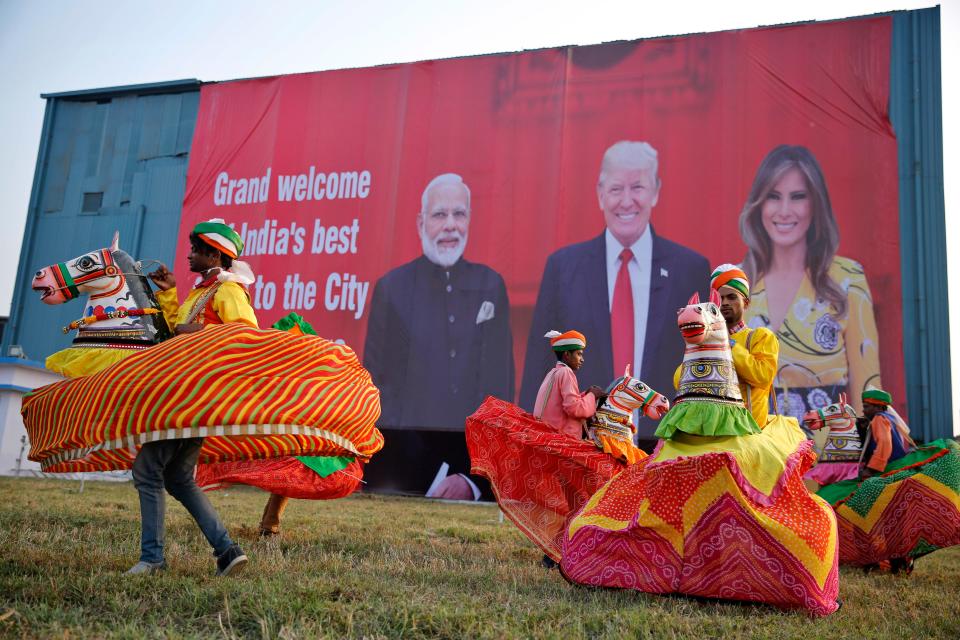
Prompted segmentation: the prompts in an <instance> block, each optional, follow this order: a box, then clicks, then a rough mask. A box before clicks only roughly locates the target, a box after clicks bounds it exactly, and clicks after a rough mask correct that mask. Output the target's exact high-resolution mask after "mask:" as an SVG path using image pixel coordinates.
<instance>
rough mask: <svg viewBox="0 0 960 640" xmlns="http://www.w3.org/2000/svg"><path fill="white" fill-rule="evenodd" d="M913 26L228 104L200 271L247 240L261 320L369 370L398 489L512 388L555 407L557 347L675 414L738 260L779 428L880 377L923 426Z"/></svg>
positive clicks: (566, 58)
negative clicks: (700, 324)
mask: <svg viewBox="0 0 960 640" xmlns="http://www.w3.org/2000/svg"><path fill="white" fill-rule="evenodd" d="M891 25H892V21H891V18H890V17H876V18H865V19H856V20H850V21H841V22H830V23H820V24H807V25H794V26H785V27H772V28H760V29H752V30H743V31H731V32H723V33H713V34H701V35H693V36H682V37H671V38H661V39H654V40H643V41H634V42H617V43H610V44H604V45H597V46H588V47H563V48H556V49H546V50H539V51H532V52H523V53H514V54H503V55H490V56H480V57H474V58H463V59H452V60H441V61H428V62H421V63H413V64H400V65H389V66H383V67H376V68H368V69H353V70H343V71H329V72H320V73H311V74H299V75H289V76H280V77H272V78H262V79H254V80H241V81H234V82H225V83H217V84H209V85H205V86H204V87H203V88H202V89H201V101H200V110H199V115H198V121H197V125H196V130H195V135H194V141H193V147H192V151H191V155H190V164H189V169H188V175H187V188H186V195H185V199H184V207H183V214H182V218H181V227H180V231H179V236H178V237H179V240H178V257H177V260H176V264H175V273H176V276H177V279H178V281H179V282H181V283H186V282H193V281H194V276H193V274H190V273H189V272H188V270H187V264H186V260H185V256H186V252H187V249H188V247H189V245H188V242H187V235H188V234H189V231H190V229H191V228H192V227H193V226H194V225H195V224H196V223H197V222H199V221H202V220H206V219H209V218H213V217H220V218H224V219H225V220H226V221H227V222H228V223H230V224H232V225H233V226H234V228H235V229H236V230H237V231H239V232H240V234H241V235H242V236H243V238H244V240H245V243H246V249H245V252H244V256H243V259H245V260H247V261H248V262H249V263H250V264H251V266H252V268H253V271H254V273H255V274H256V275H257V279H256V282H255V283H254V284H253V285H252V286H251V287H250V295H251V300H252V302H253V304H254V307H255V309H256V311H257V315H258V318H259V321H260V324H261V326H267V325H269V324H271V323H272V322H273V321H275V320H276V319H278V318H279V317H281V316H283V315H286V314H287V313H289V312H297V313H299V314H301V315H303V316H304V317H305V318H306V319H307V320H308V321H309V322H310V323H311V324H312V325H313V326H314V327H315V329H316V330H317V332H318V333H319V334H320V335H323V336H325V337H327V338H330V339H335V340H342V341H343V342H345V343H346V344H348V345H350V346H351V347H353V348H354V349H355V350H356V351H357V352H358V354H359V355H360V356H361V358H362V359H363V362H364V365H365V366H366V367H367V368H368V369H369V370H370V371H371V373H372V375H373V377H374V381H375V382H376V384H377V386H378V387H379V388H380V390H381V400H382V407H383V415H382V417H381V421H380V426H381V428H382V429H384V430H385V434H386V439H387V445H386V448H385V449H384V452H383V453H382V454H381V455H382V456H383V460H385V461H386V462H382V463H380V465H381V468H382V469H386V468H387V467H389V468H390V471H389V473H385V475H388V476H390V479H389V480H384V483H385V485H384V486H388V488H390V487H392V488H405V489H410V490H417V487H422V488H424V489H425V486H423V485H424V483H425V482H426V483H429V479H430V478H432V476H433V475H434V473H435V472H436V468H437V466H438V465H439V462H441V461H448V462H450V463H451V465H452V467H453V470H454V471H466V460H465V447H464V445H463V442H462V441H463V437H462V430H463V425H464V418H465V417H466V416H467V415H469V414H470V413H471V412H472V411H473V410H474V409H475V408H476V407H477V406H478V405H479V404H480V402H481V401H482V400H483V398H484V397H486V396H487V395H495V396H498V397H501V398H504V399H507V400H511V401H514V402H518V403H519V404H520V406H522V407H523V408H525V409H527V410H532V409H533V406H532V405H533V401H534V398H535V396H536V393H537V390H538V388H539V386H540V383H541V381H542V380H543V378H544V375H545V374H546V372H547V371H548V370H549V368H550V367H551V366H552V365H553V363H554V362H555V360H554V357H553V355H552V354H551V352H550V349H549V344H548V342H547V341H546V340H545V339H543V337H542V336H543V335H544V333H546V332H547V331H548V330H551V329H556V330H559V331H565V330H568V329H577V330H579V331H581V332H583V333H584V334H585V335H586V338H587V349H586V351H585V363H584V366H583V368H582V369H581V370H580V371H579V372H578V377H579V379H580V383H581V388H586V387H587V386H589V385H592V384H596V385H600V386H605V385H606V384H607V383H609V382H610V381H611V380H613V379H614V378H615V377H616V376H617V375H619V374H620V373H622V370H621V368H622V366H623V365H624V364H626V363H629V364H630V365H631V366H632V370H633V371H634V372H635V374H639V377H640V378H642V379H643V380H644V381H645V382H647V383H648V384H649V385H650V386H652V387H653V388H654V389H657V390H658V391H661V392H662V393H665V394H666V395H667V396H668V397H669V396H671V395H672V389H671V388H672V377H673V372H674V370H675V368H676V366H677V365H678V364H679V362H680V360H681V359H682V353H683V343H682V340H681V338H680V335H679V332H678V331H677V328H676V323H675V318H676V311H677V308H678V307H679V306H681V305H682V304H684V303H685V302H686V300H687V299H688V298H689V297H690V295H691V294H692V293H693V292H694V291H700V293H701V295H703V294H705V293H706V292H707V290H708V284H709V274H710V269H711V267H713V266H716V265H718V264H720V263H738V264H741V263H742V264H744V266H745V268H746V269H747V271H748V273H750V274H751V276H752V277H753V282H752V286H753V296H752V303H751V305H750V307H749V308H748V309H747V313H746V320H747V322H748V324H750V325H751V326H768V327H770V328H771V329H772V330H775V331H776V332H777V333H778V336H779V337H780V342H781V352H780V370H779V372H778V377H777V382H776V388H777V397H778V406H779V409H780V410H781V412H785V413H790V414H798V413H800V412H802V411H804V410H805V409H807V408H810V407H816V406H822V405H823V404H827V403H828V402H830V401H832V400H834V399H835V398H836V396H837V395H838V394H839V393H840V392H849V393H850V395H851V396H852V399H853V400H854V404H857V405H858V404H859V394H860V391H861V390H862V389H864V388H865V387H867V386H871V385H872V386H883V388H885V389H887V390H889V391H891V393H892V394H893V396H894V398H895V399H896V400H897V403H896V404H897V408H898V409H902V410H906V407H905V403H904V402H903V400H904V399H905V393H904V380H903V353H902V335H903V327H902V320H901V313H900V306H901V287H900V278H901V271H900V248H899V234H898V204H897V203H898V194H897V142H896V138H895V135H894V131H893V129H892V126H891V123H890V119H889V113H888V104H889V91H890V42H891V28H892V26H891ZM428 187H429V188H428ZM625 248H626V249H630V250H631V252H630V254H626V255H625V254H624V253H623V249H625ZM624 265H626V266H624ZM622 271H623V273H621V272H622ZM624 284H626V288H623V287H624ZM183 295H184V292H181V296H183ZM653 428H654V425H652V424H641V425H640V433H641V437H642V436H644V435H647V436H649V435H650V434H652V432H653ZM377 464H378V463H377V460H376V459H375V460H374V463H373V464H371V467H370V470H371V471H372V472H374V473H373V474H372V476H373V477H376V476H377V472H376V468H377ZM399 476H403V478H405V479H404V480H403V481H401V480H398V479H397V478H398V477H399Z"/></svg>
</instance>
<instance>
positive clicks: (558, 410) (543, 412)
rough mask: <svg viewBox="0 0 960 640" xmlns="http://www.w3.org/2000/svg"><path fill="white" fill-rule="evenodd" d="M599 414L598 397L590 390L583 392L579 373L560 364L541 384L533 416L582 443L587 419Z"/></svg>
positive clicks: (558, 363)
mask: <svg viewBox="0 0 960 640" xmlns="http://www.w3.org/2000/svg"><path fill="white" fill-rule="evenodd" d="M551 380H552V381H553V383H552V385H551ZM548 390H549V394H548V393H547V392H548ZM596 412H597V398H596V397H595V396H594V395H593V394H592V393H590V392H589V391H587V392H586V393H580V387H579V386H578V385H577V374H575V373H574V372H573V369H571V368H570V367H568V366H567V365H565V364H563V363H562V362H557V366H556V367H554V368H553V369H551V370H550V373H548V374H547V376H546V377H545V378H544V379H543V382H542V383H541V384H540V391H538V392H537V402H536V404H534V411H533V414H534V415H535V416H538V417H539V418H540V419H541V420H543V421H544V422H546V423H547V424H549V425H550V426H551V427H553V428H554V429H556V430H557V431H559V432H560V433H563V434H566V435H568V436H571V437H573V438H576V439H577V440H579V439H580V438H581V434H582V432H583V421H584V419H585V418H589V417H590V416H592V415H593V414H594V413H596Z"/></svg>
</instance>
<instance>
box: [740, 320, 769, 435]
mask: <svg viewBox="0 0 960 640" xmlns="http://www.w3.org/2000/svg"><path fill="white" fill-rule="evenodd" d="M751 334H752V335H751ZM732 338H733V341H734V345H733V348H732V349H731V352H732V353H733V368H734V369H736V371H737V378H738V379H739V380H740V395H741V396H743V401H744V403H746V402H747V398H749V399H750V400H749V402H750V406H749V407H747V408H748V409H750V413H752V414H753V419H754V420H756V421H757V424H758V425H760V428H761V429H762V428H764V426H765V425H766V424H767V410H768V409H769V407H770V390H771V389H772V388H773V380H774V378H775V377H776V375H777V356H778V354H779V353H780V343H779V342H778V341H777V336H775V335H774V334H773V332H772V331H770V330H769V329H764V328H762V327H761V328H760V329H744V330H742V331H738V332H737V333H735V334H733V336H732ZM748 338H749V340H750V348H749V350H748V349H747V339H748ZM748 388H749V393H748Z"/></svg>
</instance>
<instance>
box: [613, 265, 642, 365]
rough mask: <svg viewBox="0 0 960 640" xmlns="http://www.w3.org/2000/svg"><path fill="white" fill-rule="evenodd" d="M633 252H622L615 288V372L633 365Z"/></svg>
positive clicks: (634, 332) (634, 333)
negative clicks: (631, 274)
mask: <svg viewBox="0 0 960 640" xmlns="http://www.w3.org/2000/svg"><path fill="white" fill-rule="evenodd" d="M632 258H633V252H632V251H630V249H624V250H623V251H621V252H620V271H618V272H617V281H616V283H615V284H614V286H613V308H612V309H610V335H611V336H613V370H614V371H615V372H620V371H624V370H626V368H627V365H628V364H633V353H634V351H633V340H634V336H635V335H636V333H637V332H636V331H634V328H633V287H631V286H630V269H629V265H630V260H631V259H632Z"/></svg>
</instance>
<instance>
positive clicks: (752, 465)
mask: <svg viewBox="0 0 960 640" xmlns="http://www.w3.org/2000/svg"><path fill="white" fill-rule="evenodd" d="M805 439H806V436H804V435H803V431H801V430H800V423H798V422H797V420H796V418H787V417H784V416H773V417H772V418H770V422H769V423H768V424H767V426H766V428H765V429H764V430H763V431H762V432H761V433H757V434H754V435H750V436H723V437H719V438H718V437H707V436H692V435H690V434H689V433H683V432H682V431H678V432H677V433H675V434H674V435H673V437H672V438H671V439H670V440H663V441H662V442H663V446H662V447H661V448H660V451H659V452H657V455H656V457H655V458H654V459H653V460H652V461H651V462H653V463H657V462H665V461H667V460H673V459H675V458H679V457H681V456H698V455H703V454H705V453H717V452H728V453H731V454H733V457H734V458H736V460H737V466H738V467H739V468H740V471H741V473H743V476H744V478H746V480H747V482H749V483H750V484H751V486H753V487H754V488H755V489H757V490H758V491H760V492H762V493H763V494H765V495H770V492H771V491H772V490H773V487H774V486H775V485H776V484H777V480H779V479H780V475H781V474H782V473H783V470H784V467H785V465H786V462H787V458H788V457H789V456H790V454H792V453H793V452H794V451H796V449H797V446H798V445H799V444H800V443H801V442H803V441H804V440H805Z"/></svg>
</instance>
